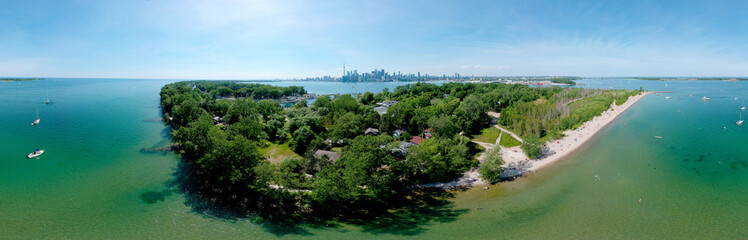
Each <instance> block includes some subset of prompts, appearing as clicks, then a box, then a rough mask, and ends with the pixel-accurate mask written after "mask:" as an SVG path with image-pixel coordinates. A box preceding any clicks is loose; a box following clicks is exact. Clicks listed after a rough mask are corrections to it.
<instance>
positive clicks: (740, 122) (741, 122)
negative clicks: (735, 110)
mask: <svg viewBox="0 0 748 240" xmlns="http://www.w3.org/2000/svg"><path fill="white" fill-rule="evenodd" d="M735 124H736V125H740V124H743V111H740V120H738V121H737V122H735Z"/></svg>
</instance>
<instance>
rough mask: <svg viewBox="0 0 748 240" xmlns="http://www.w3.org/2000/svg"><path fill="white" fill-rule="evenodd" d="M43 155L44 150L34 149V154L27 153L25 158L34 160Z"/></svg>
mask: <svg viewBox="0 0 748 240" xmlns="http://www.w3.org/2000/svg"><path fill="white" fill-rule="evenodd" d="M43 153H44V150H41V149H35V150H34V152H32V153H29V155H28V156H26V157H27V158H35V157H38V156H40V155H42V154H43Z"/></svg>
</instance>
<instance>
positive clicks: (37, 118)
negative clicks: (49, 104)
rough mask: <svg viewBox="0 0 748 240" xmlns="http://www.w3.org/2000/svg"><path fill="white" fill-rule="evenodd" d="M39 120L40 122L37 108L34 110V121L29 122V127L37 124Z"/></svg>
mask: <svg viewBox="0 0 748 240" xmlns="http://www.w3.org/2000/svg"><path fill="white" fill-rule="evenodd" d="M39 120H40V119H39V109H38V108H37V109H36V120H34V121H33V122H31V125H32V126H33V125H37V124H39Z"/></svg>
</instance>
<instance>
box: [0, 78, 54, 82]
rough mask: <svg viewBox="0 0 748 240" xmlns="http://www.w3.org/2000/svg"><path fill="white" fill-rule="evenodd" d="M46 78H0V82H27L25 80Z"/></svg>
mask: <svg viewBox="0 0 748 240" xmlns="http://www.w3.org/2000/svg"><path fill="white" fill-rule="evenodd" d="M41 80H47V79H45V78H0V82H27V81H41Z"/></svg>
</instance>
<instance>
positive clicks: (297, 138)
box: [288, 127, 315, 154]
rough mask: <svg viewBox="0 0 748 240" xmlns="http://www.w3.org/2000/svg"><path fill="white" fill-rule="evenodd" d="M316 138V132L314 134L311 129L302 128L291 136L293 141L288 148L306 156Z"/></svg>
mask: <svg viewBox="0 0 748 240" xmlns="http://www.w3.org/2000/svg"><path fill="white" fill-rule="evenodd" d="M314 138H315V135H314V132H312V130H310V129H309V127H302V128H299V129H298V130H296V131H294V132H293V134H291V141H290V142H289V143H288V146H289V147H291V149H293V151H294V152H296V153H298V154H304V152H306V150H307V147H308V146H309V143H311V142H312V140H314Z"/></svg>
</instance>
